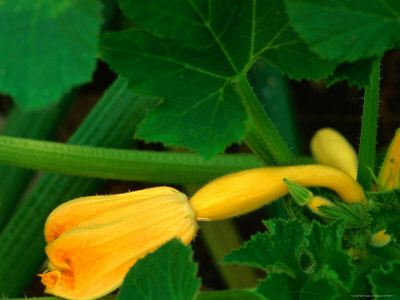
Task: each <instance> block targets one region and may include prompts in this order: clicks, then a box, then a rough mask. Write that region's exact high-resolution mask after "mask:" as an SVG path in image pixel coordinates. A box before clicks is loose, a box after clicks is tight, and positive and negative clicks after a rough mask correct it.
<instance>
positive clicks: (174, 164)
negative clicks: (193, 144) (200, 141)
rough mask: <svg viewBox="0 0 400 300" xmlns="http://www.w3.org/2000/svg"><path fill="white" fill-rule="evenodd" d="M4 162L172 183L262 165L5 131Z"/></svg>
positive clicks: (248, 158) (244, 157)
mask: <svg viewBox="0 0 400 300" xmlns="http://www.w3.org/2000/svg"><path fill="white" fill-rule="evenodd" d="M99 162H101V163H99ZM0 163H5V164H10V165H15V166H20V167H24V168H30V169H36V170H43V171H50V172H59V173H62V174H65V175H73V176H83V177H94V178H105V179H119V180H131V181H143V182H153V183H169V184H186V183H204V182H207V181H209V180H211V179H214V178H216V177H219V176H222V175H224V174H227V173H231V172H236V171H239V170H244V169H249V168H254V167H260V166H262V164H261V163H260V161H259V160H258V159H257V158H256V157H255V156H254V155H251V154H229V155H220V156H217V157H214V158H213V159H211V160H206V159H204V158H202V157H201V156H199V155H197V154H190V153H173V152H156V151H144V150H122V149H107V148H101V147H89V146H77V145H66V144H62V143H54V142H45V141H35V140H30V139H22V138H14V137H7V136H0Z"/></svg>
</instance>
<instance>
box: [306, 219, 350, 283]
mask: <svg viewBox="0 0 400 300" xmlns="http://www.w3.org/2000/svg"><path fill="white" fill-rule="evenodd" d="M343 231H344V224H341V225H337V224H336V225H333V226H324V225H321V224H320V223H317V222H315V221H314V222H313V223H312V225H311V229H310V232H309V233H308V234H307V236H306V239H307V242H308V246H307V247H306V251H307V253H308V254H309V255H310V256H311V259H312V261H313V264H315V265H312V266H311V267H312V269H315V271H314V272H315V274H316V275H317V276H318V277H325V278H329V280H330V281H334V282H338V284H340V285H342V286H344V287H346V288H349V287H350V286H351V285H352V283H353V281H354V277H355V270H354V268H353V266H352V265H351V263H350V262H351V258H350V256H349V255H347V254H346V253H345V252H344V251H343V250H342V245H341V244H342V240H341V239H342V235H343Z"/></svg>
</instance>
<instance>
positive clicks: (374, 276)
mask: <svg viewBox="0 0 400 300" xmlns="http://www.w3.org/2000/svg"><path fill="white" fill-rule="evenodd" d="M399 274H400V261H392V262H389V263H388V264H387V265H386V266H384V267H381V268H380V269H379V270H374V271H372V272H371V274H370V275H369V276H368V278H369V280H370V282H371V285H372V290H373V291H374V294H376V295H390V296H394V297H397V295H398V294H399V287H400V277H399Z"/></svg>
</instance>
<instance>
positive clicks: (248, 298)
mask: <svg viewBox="0 0 400 300" xmlns="http://www.w3.org/2000/svg"><path fill="white" fill-rule="evenodd" d="M195 299H196V300H264V299H265V298H263V297H262V296H261V295H260V294H257V293H255V292H253V291H252V290H223V291H214V292H203V293H199V294H197V297H196V298H195Z"/></svg>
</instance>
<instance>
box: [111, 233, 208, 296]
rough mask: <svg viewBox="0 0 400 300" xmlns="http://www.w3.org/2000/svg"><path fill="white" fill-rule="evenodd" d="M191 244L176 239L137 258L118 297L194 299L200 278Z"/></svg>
mask: <svg viewBox="0 0 400 300" xmlns="http://www.w3.org/2000/svg"><path fill="white" fill-rule="evenodd" d="M192 256H193V253H192V251H191V249H190V247H188V246H187V247H185V246H184V245H183V244H182V242H181V241H179V240H177V239H174V240H172V241H169V242H168V243H166V244H165V245H163V246H161V247H160V248H159V249H157V250H156V251H155V252H153V253H150V254H148V255H146V257H144V258H142V259H140V260H138V261H137V262H136V264H135V265H134V266H133V267H132V268H131V269H130V270H129V272H128V274H127V275H126V277H125V279H124V282H123V284H122V287H121V290H120V292H119V294H118V298H117V299H118V300H131V299H135V300H141V299H143V300H190V299H194V297H195V295H196V293H197V291H198V289H199V286H200V279H199V278H196V272H197V265H196V264H195V263H194V262H193V260H192Z"/></svg>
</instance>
